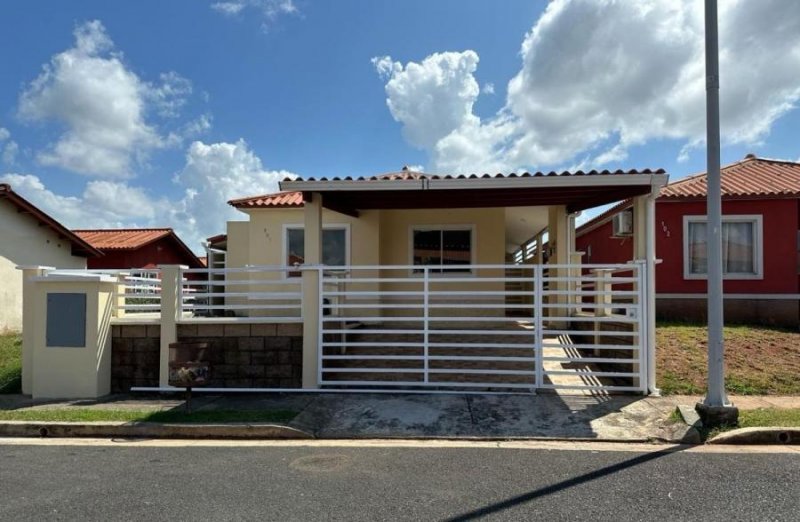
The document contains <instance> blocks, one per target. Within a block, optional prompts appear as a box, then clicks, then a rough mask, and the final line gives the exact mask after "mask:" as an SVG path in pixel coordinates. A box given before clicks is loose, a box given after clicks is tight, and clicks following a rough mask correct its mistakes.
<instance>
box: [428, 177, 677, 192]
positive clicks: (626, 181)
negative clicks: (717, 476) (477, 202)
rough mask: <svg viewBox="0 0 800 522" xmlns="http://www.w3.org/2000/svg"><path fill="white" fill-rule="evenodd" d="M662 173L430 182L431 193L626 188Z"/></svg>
mask: <svg viewBox="0 0 800 522" xmlns="http://www.w3.org/2000/svg"><path fill="white" fill-rule="evenodd" d="M666 180H667V175H666V174H607V175H596V176H591V175H587V176H563V175H558V176H530V177H525V178H521V177H517V178H477V179H476V178H467V179H432V180H430V181H429V187H430V189H431V190H435V189H438V190H447V189H483V188H567V187H630V186H645V187H647V186H650V187H652V186H653V185H654V184H663V183H666Z"/></svg>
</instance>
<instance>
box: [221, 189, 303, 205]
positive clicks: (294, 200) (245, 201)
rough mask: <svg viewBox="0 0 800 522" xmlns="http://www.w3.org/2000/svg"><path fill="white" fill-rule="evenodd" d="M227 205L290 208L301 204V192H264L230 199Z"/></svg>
mask: <svg viewBox="0 0 800 522" xmlns="http://www.w3.org/2000/svg"><path fill="white" fill-rule="evenodd" d="M228 204H229V205H232V206H234V207H236V208H240V209H247V208H263V207H272V208H291V207H298V208H299V207H302V206H303V193H302V192H278V193H276V194H264V195H261V196H251V197H247V198H240V199H232V200H230V201H228Z"/></svg>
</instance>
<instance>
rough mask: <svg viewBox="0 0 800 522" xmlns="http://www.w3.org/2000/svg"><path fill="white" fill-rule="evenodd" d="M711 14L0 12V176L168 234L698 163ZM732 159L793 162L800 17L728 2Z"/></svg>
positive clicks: (101, 220) (726, 158)
mask: <svg viewBox="0 0 800 522" xmlns="http://www.w3.org/2000/svg"><path fill="white" fill-rule="evenodd" d="M701 4H702V2H699V1H689V0H685V1H672V0H670V1H668V0H647V1H642V2H614V1H612V0H574V1H561V0H559V1H555V2H551V3H549V2H545V1H532V0H527V1H516V0H503V1H502V2H490V1H478V0H437V1H435V2H432V1H430V0H428V1H404V2H394V1H388V0H387V1H377V0H376V1H355V0H338V1H335V2H332V1H323V0H291V1H290V0H230V1H225V2H215V1H204V0H173V1H169V2H164V1H137V2H107V1H82V2H56V1H49V2H46V1H36V0H27V1H15V0H9V1H6V2H3V4H2V6H1V7H0V49H2V50H3V51H2V66H1V67H2V69H1V70H2V77H3V82H0V157H1V158H2V159H1V160H0V181H6V182H10V183H11V184H12V185H13V186H14V187H15V189H17V190H18V191H19V192H21V193H22V194H23V195H25V196H26V197H29V198H30V199H31V200H33V201H34V202H35V203H36V204H37V205H40V206H41V207H42V208H43V209H44V210H46V211H47V212H49V213H51V214H52V215H53V216H54V217H56V218H58V219H60V220H62V221H64V222H65V224H67V225H68V226H71V227H100V226H131V225H136V226H174V227H176V228H177V229H178V231H179V233H181V234H182V235H183V236H184V237H185V238H186V239H187V241H188V242H189V243H190V244H191V245H192V247H193V248H196V247H197V245H198V242H199V239H200V238H202V237H205V236H208V235H212V234H215V233H218V232H221V231H223V230H224V221H225V220H226V219H230V218H232V217H235V213H234V212H233V211H232V210H231V209H229V208H227V206H226V205H225V204H224V203H225V200H227V199H229V198H233V197H241V196H245V195H250V194H256V193H263V192H269V191H272V190H274V189H275V188H276V186H275V181H276V180H277V179H279V178H280V177H282V176H284V175H288V174H297V175H300V176H320V175H362V174H374V173H378V172H385V171H389V170H396V169H399V168H400V167H401V166H402V165H404V164H409V165H418V166H421V167H422V168H424V169H425V170H427V171H441V172H444V171H447V172H455V171H457V172H465V171H512V170H521V169H529V170H539V169H540V170H551V169H555V170H560V169H568V168H572V169H576V168H583V169H589V168H634V167H635V168H644V167H662V168H665V169H667V171H668V172H669V173H670V175H671V177H672V179H677V178H679V177H682V176H684V175H687V174H690V173H694V172H697V171H702V170H703V168H704V162H705V157H704V148H703V143H702V138H703V124H704V121H703V118H702V116H703V105H702V101H703V93H702V87H703V83H702V81H703V78H702V52H701V51H702V11H701V8H702V5H701ZM722 4H723V5H722V6H721V14H720V31H721V38H722V41H721V47H722V58H721V61H722V66H721V67H722V71H721V77H722V89H723V98H722V99H723V107H722V109H723V133H724V141H725V146H724V148H723V163H725V162H731V161H735V160H738V159H740V158H742V157H743V156H744V155H745V154H746V153H748V152H754V153H756V154H758V155H762V156H767V157H778V158H786V159H792V160H796V159H798V157H800V147H799V146H798V141H797V136H798V130H800V115H799V114H798V111H797V110H796V109H795V106H796V104H797V101H798V99H800V2H795V1H792V0H764V1H763V2H762V1H760V2H757V3H755V2H745V1H734V0H731V1H729V2H723V3H722Z"/></svg>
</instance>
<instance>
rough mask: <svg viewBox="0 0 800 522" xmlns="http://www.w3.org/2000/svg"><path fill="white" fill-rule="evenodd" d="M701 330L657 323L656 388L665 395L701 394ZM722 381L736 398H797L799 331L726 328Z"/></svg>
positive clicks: (704, 347) (703, 367)
mask: <svg viewBox="0 0 800 522" xmlns="http://www.w3.org/2000/svg"><path fill="white" fill-rule="evenodd" d="M706 335H707V329H706V326H705V325H696V324H678V323H661V324H659V325H658V327H657V329H656V336H657V372H658V375H657V378H656V382H657V384H658V387H659V388H661V390H662V392H663V393H665V394H702V393H704V392H705V385H706V372H707V360H708V359H707V350H708V345H707V342H706ZM723 335H724V339H725V361H726V379H725V387H726V389H727V390H728V392H729V393H732V394H737V395H800V332H798V331H796V330H784V329H778V328H769V327H765V326H744V325H741V326H738V325H734V326H726V327H725V330H724V334H723Z"/></svg>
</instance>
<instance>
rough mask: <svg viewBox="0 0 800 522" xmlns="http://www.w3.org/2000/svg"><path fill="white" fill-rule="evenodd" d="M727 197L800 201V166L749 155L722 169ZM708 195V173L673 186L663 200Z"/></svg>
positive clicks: (687, 178) (664, 194)
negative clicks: (784, 198)
mask: <svg viewBox="0 0 800 522" xmlns="http://www.w3.org/2000/svg"><path fill="white" fill-rule="evenodd" d="M721 174H722V178H721V185H722V196H723V197H734V198H735V197H769V198H772V197H781V196H787V197H798V196H800V163H797V162H793V161H784V160H775V159H768V158H758V157H756V156H753V155H751V154H748V155H747V156H746V157H745V158H744V159H743V160H741V161H737V162H736V163H732V164H730V165H726V166H725V167H723V168H722V169H721ZM706 191H707V175H706V173H705V172H703V173H701V174H695V175H694V176H689V177H686V178H683V179H681V180H678V181H675V182H674V183H670V184H669V185H667V186H665V187H664V188H663V189H661V194H660V196H659V199H667V200H671V199H682V198H703V197H705V196H706Z"/></svg>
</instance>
